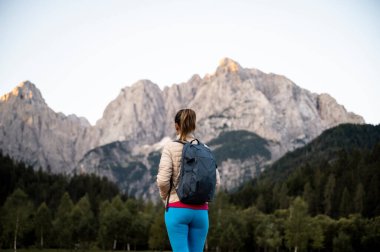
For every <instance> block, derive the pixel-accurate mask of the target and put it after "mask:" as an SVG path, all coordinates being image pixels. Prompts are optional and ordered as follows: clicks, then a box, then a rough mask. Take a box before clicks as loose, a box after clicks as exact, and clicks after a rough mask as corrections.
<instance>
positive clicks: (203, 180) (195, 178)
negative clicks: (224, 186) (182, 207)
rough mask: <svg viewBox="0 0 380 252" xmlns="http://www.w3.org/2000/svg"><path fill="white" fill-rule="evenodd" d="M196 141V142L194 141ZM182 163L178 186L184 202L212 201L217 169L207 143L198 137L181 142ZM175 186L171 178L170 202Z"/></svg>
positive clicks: (178, 193) (178, 191) (197, 203)
mask: <svg viewBox="0 0 380 252" xmlns="http://www.w3.org/2000/svg"><path fill="white" fill-rule="evenodd" d="M194 141H196V143H193V142H194ZM176 142H178V143H182V144H183V145H184V146H183V151H182V160H181V161H182V165H181V171H180V179H179V183H178V188H177V195H178V197H179V199H180V201H181V202H182V203H185V204H194V205H199V204H204V203H205V202H210V201H212V199H213V197H214V193H215V186H216V169H217V165H216V162H215V158H214V156H213V154H212V152H211V150H210V148H209V147H207V146H206V145H205V144H203V143H201V142H200V141H199V140H198V139H194V140H192V141H191V142H181V141H176ZM172 186H173V179H172V178H171V179H170V189H169V195H168V198H167V204H166V205H168V203H169V196H170V191H171V189H172Z"/></svg>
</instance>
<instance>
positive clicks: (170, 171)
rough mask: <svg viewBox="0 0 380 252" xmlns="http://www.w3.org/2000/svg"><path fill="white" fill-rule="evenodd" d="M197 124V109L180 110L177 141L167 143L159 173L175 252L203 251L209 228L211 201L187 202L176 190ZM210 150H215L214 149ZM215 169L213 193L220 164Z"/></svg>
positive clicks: (162, 196) (169, 231) (160, 187)
mask: <svg viewBox="0 0 380 252" xmlns="http://www.w3.org/2000/svg"><path fill="white" fill-rule="evenodd" d="M195 124H196V114H195V112H194V111H193V110H191V109H181V110H179V111H178V112H177V114H176V115H175V118H174V126H175V130H176V133H177V141H173V142H169V143H167V144H166V145H165V146H164V149H163V151H162V155H161V160H160V164H159V169H158V174H157V185H158V188H159V191H160V196H161V199H162V200H163V202H164V203H165V207H166V211H165V224H166V229H167V232H168V235H169V240H170V244H171V246H172V249H173V251H174V252H179V251H186V252H200V251H203V247H204V244H205V241H206V237H207V232H208V227H209V220H208V202H202V203H200V204H186V203H183V202H181V201H180V198H179V196H178V194H177V191H176V189H178V184H179V182H180V179H181V174H180V173H181V172H180V170H181V165H182V155H183V149H184V146H185V145H184V144H185V143H188V144H189V143H190V142H191V144H193V142H192V141H193V140H194V139H195V137H194V130H195ZM195 141H196V140H195ZM199 143H200V142H199V141H198V144H199ZM194 144H196V142H195V143H194ZM206 147H207V146H206ZM207 148H208V147H207ZM209 152H210V153H211V151H209ZM214 163H215V161H214ZM214 168H215V170H214V174H215V179H214V183H215V184H214V189H213V191H212V194H213V193H214V191H215V187H216V189H217V188H218V186H219V184H220V178H219V173H218V170H217V169H216V164H215V167H214ZM211 180H212V179H211Z"/></svg>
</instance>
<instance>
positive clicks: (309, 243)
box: [0, 124, 380, 252]
mask: <svg viewBox="0 0 380 252" xmlns="http://www.w3.org/2000/svg"><path fill="white" fill-rule="evenodd" d="M234 146H236V145H234ZM236 148H239V146H236ZM234 153H235V154H234V155H239V151H238V150H234ZM242 155H246V153H242ZM379 180H380V125H378V126H373V125H350V124H346V125H340V126H338V127H335V128H332V129H329V130H327V131H325V132H323V133H322V134H321V135H320V136H319V137H317V138H316V139H314V140H313V141H312V142H311V143H309V144H308V145H306V146H304V147H302V148H299V149H296V150H294V151H292V152H289V153H287V154H286V155H285V156H283V157H282V158H281V159H279V160H277V161H276V162H275V163H274V164H272V165H270V166H268V167H267V168H266V169H265V171H264V172H263V173H262V174H260V175H259V176H257V177H256V178H255V179H253V180H251V181H249V182H247V183H245V184H244V185H242V186H241V187H240V188H238V189H236V190H234V191H232V192H226V191H220V192H219V193H218V194H217V195H216V197H215V200H214V201H213V202H211V203H210V205H209V218H210V229H209V233H208V237H207V242H206V248H205V249H206V250H207V251H265V252H269V251H296V252H298V251H334V252H338V251H344V252H348V251H378V248H380V186H379ZM163 216H164V207H163V204H162V203H161V202H160V201H158V203H153V202H144V201H142V200H140V199H134V198H132V197H129V196H128V195H125V194H124V193H123V192H121V191H120V190H119V189H118V187H117V186H116V185H115V184H114V183H112V182H110V181H108V180H107V179H106V178H99V177H96V176H95V175H90V174H84V175H75V176H68V175H63V174H50V173H46V172H44V171H41V170H38V171H36V170H33V169H32V168H31V167H28V166H26V165H25V164H23V163H20V162H15V161H14V160H12V159H10V158H9V157H8V156H4V155H0V249H18V248H24V249H28V248H29V249H31V248H33V249H37V248H38V249H48V248H54V249H70V250H73V249H81V250H91V251H93V250H123V251H134V250H155V251H163V250H170V244H169V241H168V238H167V234H166V229H165V224H164V218H163Z"/></svg>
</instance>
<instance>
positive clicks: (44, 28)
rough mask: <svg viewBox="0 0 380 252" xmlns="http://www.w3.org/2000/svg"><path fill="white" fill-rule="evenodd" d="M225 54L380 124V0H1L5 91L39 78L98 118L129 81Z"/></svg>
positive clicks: (58, 97)
mask: <svg viewBox="0 0 380 252" xmlns="http://www.w3.org/2000/svg"><path fill="white" fill-rule="evenodd" d="M224 57H229V58H232V59H234V60H236V61H237V62H239V63H240V64H241V65H242V66H243V67H245V68H257V69H260V70H262V71H264V72H266V73H269V72H272V73H276V74H281V75H285V76H286V77H288V78H289V79H291V80H292V81H294V82H295V83H296V84H297V85H298V86H300V87H302V88H305V89H308V90H310V91H312V92H316V93H329V94H330V95H332V96H333V97H334V98H336V99H337V101H338V102H339V103H340V104H343V105H344V106H345V107H346V109H347V110H349V111H352V112H355V113H357V114H360V115H362V116H363V117H364V119H365V120H366V122H368V123H372V124H379V123H380V1H376V0H373V1H370V0H356V1H350V0H345V1H343V0H342V1H337V0H336V1H331V0H324V1H312V0H310V1H307V0H299V1H295V0H290V1H286V0H278V1H270V0H261V1H259V0H257V1H255V0H250V1H248V0H246V1H243V0H241V1H239V0H231V1H222V0H216V1H207V0H203V1H202V0H200V1H198V0H189V1H179V0H171V1H169V0H167V1H163V0H162V1H160V0H152V1H144V0H136V1H128V0H124V1H121V0H120V1H117V0H107V1H106V0H104V1H95V0H88V1H84V0H71V1H70V0H65V1H64V0H62V1H59V0H45V1H38V0H25V1H22V0H0V95H2V94H5V93H7V92H9V91H10V90H12V89H13V88H14V87H15V86H16V85H18V84H19V83H20V82H22V81H24V80H30V81H32V82H33V83H34V84H36V85H37V87H38V88H39V89H40V90H41V92H42V95H43V96H44V98H45V100H46V102H47V103H48V105H49V106H50V107H51V108H52V109H54V110H55V111H57V112H58V111H60V112H63V113H65V114H72V113H74V114H76V115H78V116H84V117H86V118H87V119H89V121H90V122H91V123H92V124H94V123H95V122H96V120H98V119H99V118H100V117H101V116H102V113H103V111H104V109H105V107H106V105H107V104H108V103H109V102H110V101H111V100H113V99H114V98H116V96H117V95H118V94H119V92H120V90H121V89H122V88H123V87H125V86H130V85H132V84H133V83H135V82H136V81H138V80H140V79H150V80H151V81H153V82H154V83H157V84H158V85H159V86H160V87H161V88H163V87H164V86H169V85H172V84H173V83H181V82H184V81H187V80H188V79H189V78H190V77H191V76H192V75H193V74H196V73H197V74H199V75H200V76H201V77H203V76H204V75H205V74H206V73H213V72H214V71H215V69H216V67H217V66H218V64H219V60H220V59H222V58H224Z"/></svg>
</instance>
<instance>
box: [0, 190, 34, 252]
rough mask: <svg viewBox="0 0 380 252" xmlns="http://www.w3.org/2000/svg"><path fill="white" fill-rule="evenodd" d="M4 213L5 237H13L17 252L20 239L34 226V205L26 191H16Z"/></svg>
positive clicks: (6, 202) (7, 201) (10, 197)
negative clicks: (32, 218) (32, 216)
mask: <svg viewBox="0 0 380 252" xmlns="http://www.w3.org/2000/svg"><path fill="white" fill-rule="evenodd" d="M2 212H3V216H1V218H2V224H3V229H4V230H3V235H5V236H8V235H9V234H11V235H12V238H13V249H14V251H15V252H16V251H17V243H18V239H19V238H22V236H23V235H24V233H25V232H26V231H27V230H28V229H29V228H30V227H31V226H32V221H31V215H32V212H33V204H32V203H31V202H30V200H29V198H28V196H27V195H26V193H25V192H24V191H22V190H21V189H16V190H15V191H14V192H13V193H12V194H11V195H10V196H9V197H8V198H7V200H6V201H5V203H4V206H3V210H2Z"/></svg>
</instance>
